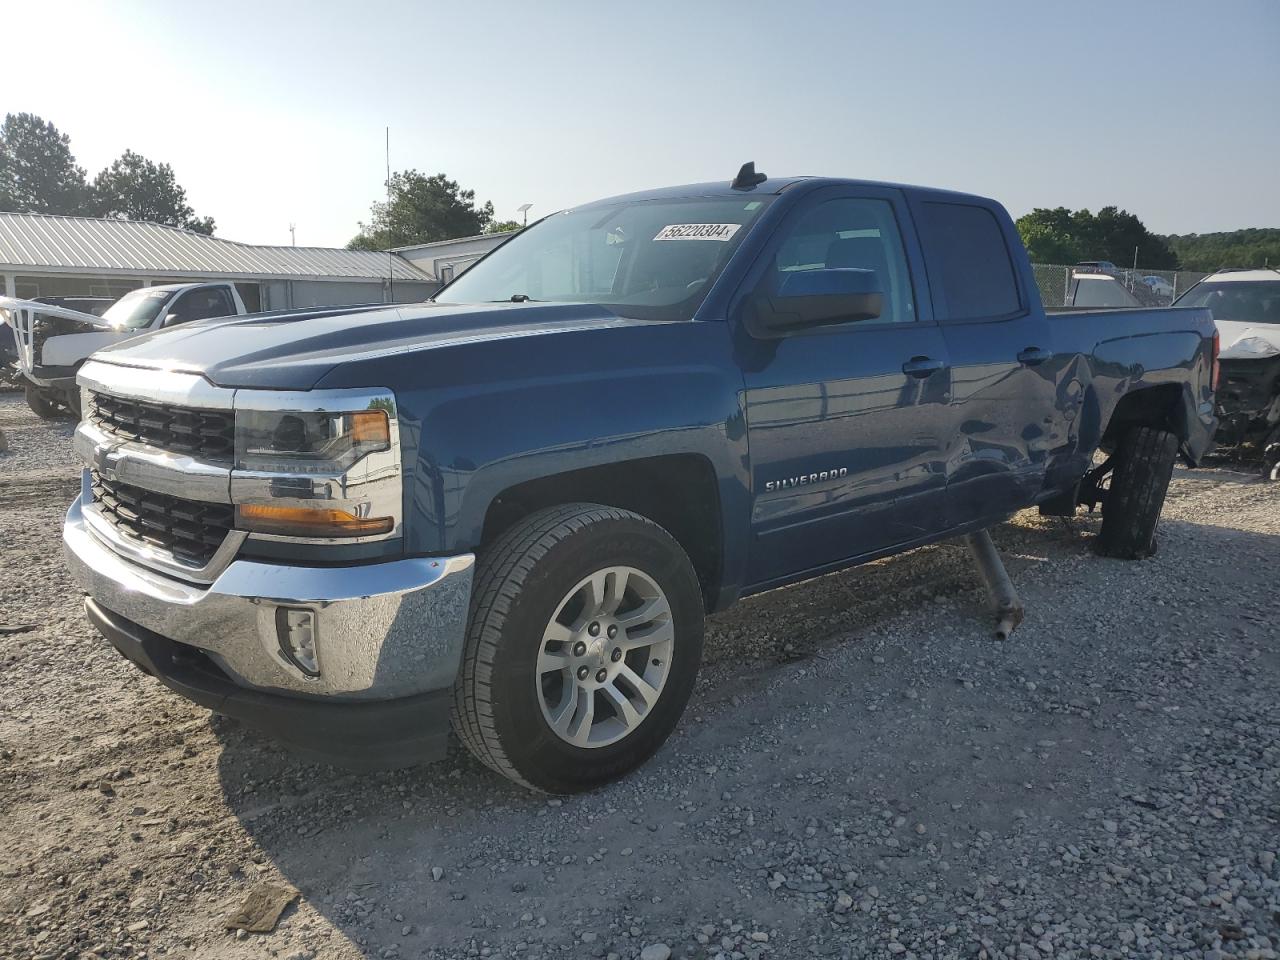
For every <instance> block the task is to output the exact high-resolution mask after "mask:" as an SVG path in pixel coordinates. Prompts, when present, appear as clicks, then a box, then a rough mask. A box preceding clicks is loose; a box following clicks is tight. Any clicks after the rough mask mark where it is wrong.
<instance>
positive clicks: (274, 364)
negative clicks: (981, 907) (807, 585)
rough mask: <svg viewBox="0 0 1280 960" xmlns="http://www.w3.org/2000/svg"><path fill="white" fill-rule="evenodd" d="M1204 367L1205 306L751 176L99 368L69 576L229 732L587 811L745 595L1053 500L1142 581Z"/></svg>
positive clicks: (655, 730)
mask: <svg viewBox="0 0 1280 960" xmlns="http://www.w3.org/2000/svg"><path fill="white" fill-rule="evenodd" d="M1215 350H1216V341H1215V338H1214V328H1213V322H1212V319H1211V317H1210V314H1209V311H1208V310H1204V309H1179V308H1166V309H1126V310H1108V311H1096V312H1087V311H1079V310H1077V311H1069V312H1064V313H1061V314H1054V313H1052V312H1046V311H1045V310H1044V308H1043V307H1042V305H1041V301H1040V297H1039V295H1038V293H1037V290H1036V284H1035V282H1034V279H1033V276H1032V272H1031V268H1030V265H1029V263H1028V260H1027V256H1026V253H1025V251H1024V250H1023V247H1022V245H1021V244H1020V242H1019V239H1018V234H1017V232H1016V231H1015V229H1014V225H1013V222H1012V221H1011V220H1010V218H1009V215H1008V214H1007V213H1006V212H1005V210H1004V208H1003V207H1002V206H1000V204H998V203H997V202H995V201H993V200H988V199H984V198H982V197H977V196H970V195H967V194H960V193H951V192H945V191H941V190H933V189H926V188H920V187H906V186H896V185H891V184H883V183H870V182H864V181H857V180H839V179H823V178H803V177H801V178H786V179H779V178H767V177H766V176H765V175H763V174H758V173H756V172H755V170H754V167H753V166H751V165H746V166H744V167H743V169H742V170H741V171H740V172H739V174H738V175H737V176H736V177H735V178H734V179H733V180H732V181H731V182H727V183H726V182H720V183H710V184H699V185H694V186H682V187H673V188H668V189H661V190H653V191H649V192H644V193H637V194H633V195H629V196H624V197H619V198H616V199H611V200H603V201H599V202H596V203H590V204H586V205H583V206H581V207H577V208H574V209H570V210H565V211H563V212H560V213H557V214H554V215H552V216H549V217H547V218H545V219H543V220H542V221H540V222H538V223H537V224H535V225H533V226H531V227H529V228H528V229H527V230H524V231H523V232H521V233H519V234H516V235H515V236H513V237H512V238H511V239H510V240H507V241H506V242H504V243H503V244H502V245H501V246H499V247H497V248H496V249H495V250H493V251H492V252H490V253H489V254H488V255H487V256H486V257H484V258H483V259H482V260H480V261H479V262H478V263H477V264H476V265H474V266H473V267H471V268H470V269H469V270H467V271H466V272H465V273H463V274H461V275H460V276H459V277H458V278H457V279H455V280H454V281H453V282H452V283H451V284H449V285H447V286H446V287H444V288H443V289H442V290H441V291H440V292H439V293H438V294H437V295H436V296H435V297H434V298H433V299H432V300H431V301H429V302H426V303H422V304H417V305H412V306H403V305H401V306H388V307H386V308H385V309H377V310H372V311H367V312H362V313H357V314H350V315H344V314H342V313H341V312H340V311H328V312H326V313H317V312H314V311H313V312H310V313H308V312H297V313H293V314H284V315H272V316H262V317H254V316H248V317H243V318H233V319H229V320H221V321H217V322H201V321H196V322H193V323H188V324H184V325H182V326H180V327H177V328H174V329H172V330H163V331H160V332H158V333H155V334H152V335H148V336H145V337H141V338H138V339H135V340H132V341H129V342H127V343H122V344H119V345H117V346H112V347H109V348H107V349H105V350H103V351H101V352H99V353H97V354H96V355H95V356H94V357H93V358H92V359H91V360H90V361H89V362H88V363H87V364H85V366H84V367H83V369H82V370H81V372H80V377H79V383H80V386H81V389H82V391H83V409H84V412H85V417H84V420H83V422H82V423H81V424H80V426H79V428H78V430H77V432H76V435H75V444H76V449H77V451H78V452H79V455H80V456H81V457H82V459H83V461H84V473H83V482H82V490H81V494H80V497H79V499H77V500H76V502H75V503H74V504H73V505H72V507H71V509H70V512H69V513H68V516H67V519H66V524H65V529H64V540H65V545H66V555H67V559H68V561H69V563H70V565H71V567H72V569H73V571H74V573H75V575H76V577H77V578H78V581H79V583H80V584H81V585H82V587H83V590H84V592H85V593H86V594H87V599H86V600H85V606H86V609H87V613H88V616H89V618H90V619H91V621H92V622H93V623H94V624H95V625H96V626H97V628H98V630H99V631H100V632H101V633H102V634H103V635H105V637H106V638H107V639H108V640H109V641H110V642H111V643H112V644H114V645H115V646H116V647H117V648H118V649H119V650H120V651H121V652H122V653H123V654H124V655H125V656H126V657H128V658H129V659H130V660H132V661H134V662H135V663H136V664H137V665H138V666H139V667H141V668H142V669H143V670H145V671H146V672H147V673H150V674H152V675H154V676H155V677H156V678H157V679H158V680H160V682H162V683H164V684H166V685H167V686H169V687H171V688H172V689H173V690H175V691H177V692H178V693H179V694H181V695H183V696H185V697H188V698H190V699H191V700H193V701H195V702H197V703H199V704H203V705H205V706H207V707H209V708H211V709H212V710H214V711H216V712H219V713H222V714H226V715H229V716H233V717H239V718H241V719H242V720H243V721H244V722H246V723H247V724H249V725H251V726H256V727H259V728H261V729H263V730H265V731H267V732H268V733H270V734H273V735H274V736H276V737H277V738H279V739H281V740H284V741H286V742H288V743H291V744H292V745H294V746H295V747H298V748H301V749H304V750H306V751H309V752H311V753H319V754H322V755H324V756H328V757H334V758H337V759H339V760H340V761H342V762H346V763H353V764H379V765H382V764H392V763H407V762H413V761H417V760H425V759H431V758H435V757H439V756H440V755H441V754H442V752H443V750H444V749H445V744H446V738H447V732H448V730H449V728H450V726H452V728H453V729H454V730H455V731H456V732H457V734H458V736H459V737H460V739H461V740H462V742H463V743H464V744H465V745H466V746H467V747H468V748H469V749H470V750H472V751H473V752H474V753H475V755H476V756H477V757H479V758H480V759H481V760H482V761H483V762H484V763H486V764H488V765H489V766H490V767H491V768H493V769H494V770H496V771H497V772H499V773H501V774H503V775H505V776H508V777H510V778H512V779H514V780H516V781H518V782H520V783H523V784H525V785H527V786H531V787H534V788H537V789H540V790H545V791H551V792H571V791H576V790H583V789H588V788H590V787H592V786H594V785H597V784H600V783H603V782H605V781H608V780H610V779H612V778H615V777H617V776H620V775H622V774H624V773H626V772H627V771H629V770H631V769H633V768H635V767H636V766H638V765H639V764H641V763H643V762H644V761H645V760H646V759H647V758H648V757H649V756H650V755H651V754H652V753H653V752H654V751H655V750H657V749H658V747H660V746H661V744H662V743H663V742H664V741H665V740H666V738H667V737H668V735H669V734H670V733H671V731H672V730H673V728H674V727H675V725H676V722H677V720H678V718H679V717H680V715H681V712H682V711H683V710H684V708H685V706H686V703H687V701H688V700H689V698H690V696H691V692H692V691H693V688H694V677H695V674H696V671H697V669H698V664H699V659H700V654H701V647H702V631H703V617H704V615H705V614H706V613H708V612H712V611H718V610H722V609H724V608H725V607H727V606H728V605H729V604H731V603H733V602H734V601H735V600H736V599H738V598H739V597H743V596H746V595H748V594H753V593H757V592H759V591H763V590H768V589H771V588H774V587H778V586H781V585H784V584H789V583H793V582H796V581H800V580H803V579H805V578H809V577H813V576H816V575H818V574H822V573H825V572H828V571H832V570H837V569H840V568H844V567H849V566H852V565H855V564H859V563H864V562H866V561H869V560H872V559H874V558H877V557H883V556H886V555H889V554H893V553H899V552H901V551H904V550H909V549H911V548H913V547H917V546H920V545H922V544H928V543H932V542H934V541H937V540H941V539H943V538H947V537H955V536H957V535H960V534H965V533H968V532H973V531H977V530H981V529H983V528H985V527H987V526H990V525H991V524H994V523H998V522H1000V521H1002V520H1004V519H1005V518H1007V517H1009V516H1010V515H1012V514H1013V513H1015V512H1016V511H1019V510H1023V509H1025V508H1028V507H1036V506H1038V507H1039V508H1040V509H1041V511H1043V512H1045V513H1050V514H1059V515H1068V514H1071V513H1073V512H1074V511H1075V510H1076V509H1077V506H1078V505H1080V504H1088V505H1090V506H1092V505H1094V504H1097V503H1101V506H1102V525H1101V530H1100V534H1099V537H1098V540H1097V545H1098V550H1099V552H1101V553H1102V554H1104V555H1108V556H1112V557H1120V558H1129V559H1136V558H1142V557H1144V556H1147V555H1148V554H1149V553H1150V552H1151V551H1152V550H1153V549H1154V546H1155V540H1154V538H1155V533H1156V525H1157V520H1158V517H1159V513H1160V508H1161V505H1162V503H1163V499H1164V494H1165V489H1166V487H1167V484H1168V482H1169V478H1170V473H1171V471H1172V468H1173V464H1174V461H1175V459H1176V458H1177V457H1179V456H1181V457H1182V458H1183V459H1184V460H1186V461H1188V462H1190V463H1194V462H1196V461H1197V460H1198V458H1199V457H1200V456H1201V454H1202V453H1203V452H1204V451H1205V450H1206V448H1207V447H1208V445H1209V443H1210V438H1211V437H1212V435H1213V431H1214V428H1215V426H1216V421H1215V418H1214V405H1213V404H1214V398H1213V389H1214V383H1213V379H1214V375H1215V363H1216V356H1215ZM850 602H856V597H851V598H850Z"/></svg>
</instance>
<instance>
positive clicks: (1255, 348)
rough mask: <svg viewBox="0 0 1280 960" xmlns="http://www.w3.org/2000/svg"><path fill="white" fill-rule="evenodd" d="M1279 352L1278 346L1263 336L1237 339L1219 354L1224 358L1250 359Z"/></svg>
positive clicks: (1261, 357) (1274, 354)
mask: <svg viewBox="0 0 1280 960" xmlns="http://www.w3.org/2000/svg"><path fill="white" fill-rule="evenodd" d="M1277 354H1280V347H1277V346H1276V345H1275V344H1274V343H1272V342H1271V341H1270V340H1266V339H1264V338H1263V337H1245V338H1244V339H1243V340H1237V341H1236V342H1235V343H1233V344H1232V345H1231V346H1229V347H1227V348H1226V349H1225V350H1223V351H1222V353H1221V354H1219V356H1220V357H1222V359H1224V360H1231V359H1233V358H1234V359H1237V360H1241V359H1250V360H1260V359H1264V358H1266V357H1274V356H1276V355H1277Z"/></svg>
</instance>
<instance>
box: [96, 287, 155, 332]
mask: <svg viewBox="0 0 1280 960" xmlns="http://www.w3.org/2000/svg"><path fill="white" fill-rule="evenodd" d="M171 296H173V291H172V290H145V289H144V290H133V291H131V292H129V293H126V294H125V295H124V296H123V297H121V298H120V299H119V300H117V301H116V302H115V303H113V304H112V305H111V306H110V307H108V308H107V312H106V313H104V314H103V315H102V319H103V320H105V321H107V323H109V324H111V325H112V326H113V327H121V328H123V329H125V330H139V329H141V328H142V327H145V326H148V325H149V324H150V323H151V321H152V320H154V319H155V318H156V316H157V315H158V314H159V313H160V310H161V309H162V308H163V307H164V305H165V303H167V302H168V300H169V298H170V297H171Z"/></svg>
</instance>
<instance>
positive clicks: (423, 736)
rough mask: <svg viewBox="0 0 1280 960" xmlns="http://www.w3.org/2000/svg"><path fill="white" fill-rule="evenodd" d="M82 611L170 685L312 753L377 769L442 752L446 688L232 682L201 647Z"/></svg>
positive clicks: (94, 607) (107, 614)
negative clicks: (310, 693) (367, 692)
mask: <svg viewBox="0 0 1280 960" xmlns="http://www.w3.org/2000/svg"><path fill="white" fill-rule="evenodd" d="M84 608H85V613H86V614H87V615H88V617H89V621H90V622H91V623H92V624H93V625H94V627H96V628H97V630H98V632H99V633H101V634H102V635H103V636H104V637H106V638H107V640H108V641H110V643H111V645H112V646H113V647H115V648H116V649H117V650H119V651H120V653H121V654H123V655H124V657H125V658H126V659H128V660H129V661H131V662H132V663H133V664H134V665H135V666H137V667H138V668H139V669H140V670H142V671H143V672H145V673H149V674H151V675H152V676H153V677H155V678H156V679H157V680H159V681H160V682H161V683H163V684H164V685H165V686H166V687H168V688H169V689H170V690H172V691H174V692H175V693H177V694H179V695H180V696H183V697H185V698H186V699H188V700H190V701H192V702H193V703H198V704H200V705H201V706H203V707H207V708H209V709H210V710H212V711H214V712H215V713H221V714H223V715H225V716H228V717H233V718H235V719H237V720H239V721H241V722H242V723H244V724H245V725H246V726H250V727H253V728H254V729H256V730H260V731H262V732H263V733H266V734H268V735H269V736H271V737H273V738H274V739H277V740H280V741H281V742H283V743H285V744H287V745H289V746H290V747H293V748H295V749H297V750H299V751H300V752H303V753H305V754H307V755H309V756H311V757H314V758H316V759H322V760H325V761H327V762H330V763H334V764H337V765H339V766H344V767H348V768H352V769H359V770H376V769H390V768H394V767H403V766H410V765H412V764H416V763H426V762H430V761H434V760H440V759H443V757H444V755H445V753H446V751H447V749H448V737H449V710H450V706H451V702H452V697H453V694H452V691H450V690H448V689H445V690H433V691H431V692H429V693H423V694H418V695H417V696H412V697H402V698H399V699H395V700H378V701H371V702H352V701H324V700H308V699H304V698H302V697H292V696H285V695H280V694H273V693H265V692H262V691H259V690H249V689H246V688H244V687H241V686H239V685H238V684H236V683H233V682H232V681H231V680H230V679H228V678H227V677H226V675H225V674H223V673H222V672H221V671H220V670H218V669H217V667H216V666H214V665H213V663H212V662H211V661H209V659H208V658H207V657H206V656H205V655H204V654H203V653H201V652H200V651H198V650H195V649H194V648H192V647H188V646H186V645H185V644H181V643H177V642H176V641H173V640H169V639H168V638H166V637H162V636H160V634H158V633H154V632H153V631H151V630H148V629H147V628H146V627H143V626H141V625H139V624H136V623H134V622H133V621H131V620H128V619H126V618H124V617H122V616H120V615H119V614H117V613H115V612H113V611H111V610H108V609H106V608H105V607H102V606H100V605H99V604H97V603H95V602H94V600H93V598H92V597H86V598H85V601H84Z"/></svg>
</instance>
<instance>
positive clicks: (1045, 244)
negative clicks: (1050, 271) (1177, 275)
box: [1018, 207, 1178, 270]
mask: <svg viewBox="0 0 1280 960" xmlns="http://www.w3.org/2000/svg"><path fill="white" fill-rule="evenodd" d="M1018 233H1019V234H1020V235H1021V236H1022V242H1023V243H1024V244H1026V247H1027V252H1028V254H1029V255H1030V257H1031V259H1032V261H1033V262H1035V263H1075V262H1077V261H1079V260H1110V261H1111V262H1112V263H1114V264H1116V265H1117V266H1128V265H1130V264H1132V263H1133V259H1134V250H1135V249H1136V250H1137V254H1138V266H1139V267H1143V268H1146V269H1149V270H1175V269H1177V267H1178V256H1177V254H1176V253H1174V252H1173V250H1172V249H1170V247H1169V245H1168V244H1166V243H1165V242H1164V240H1163V239H1162V238H1161V237H1159V236H1157V235H1156V234H1154V233H1152V232H1151V231H1149V230H1148V229H1147V228H1146V226H1145V225H1144V224H1143V222H1142V221H1141V220H1139V219H1138V218H1137V217H1136V216H1134V215H1133V214H1132V213H1129V212H1128V211H1127V210H1121V209H1119V208H1118V207H1103V208H1102V209H1101V210H1099V211H1098V212H1097V214H1096V215H1095V214H1093V213H1090V212H1089V211H1088V210H1076V211H1074V212H1073V211H1071V210H1068V209H1067V208H1066V207H1055V208H1053V209H1049V208H1046V207H1037V208H1036V209H1034V210H1032V211H1031V212H1030V213H1028V214H1027V215H1026V216H1024V217H1019V218H1018Z"/></svg>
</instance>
